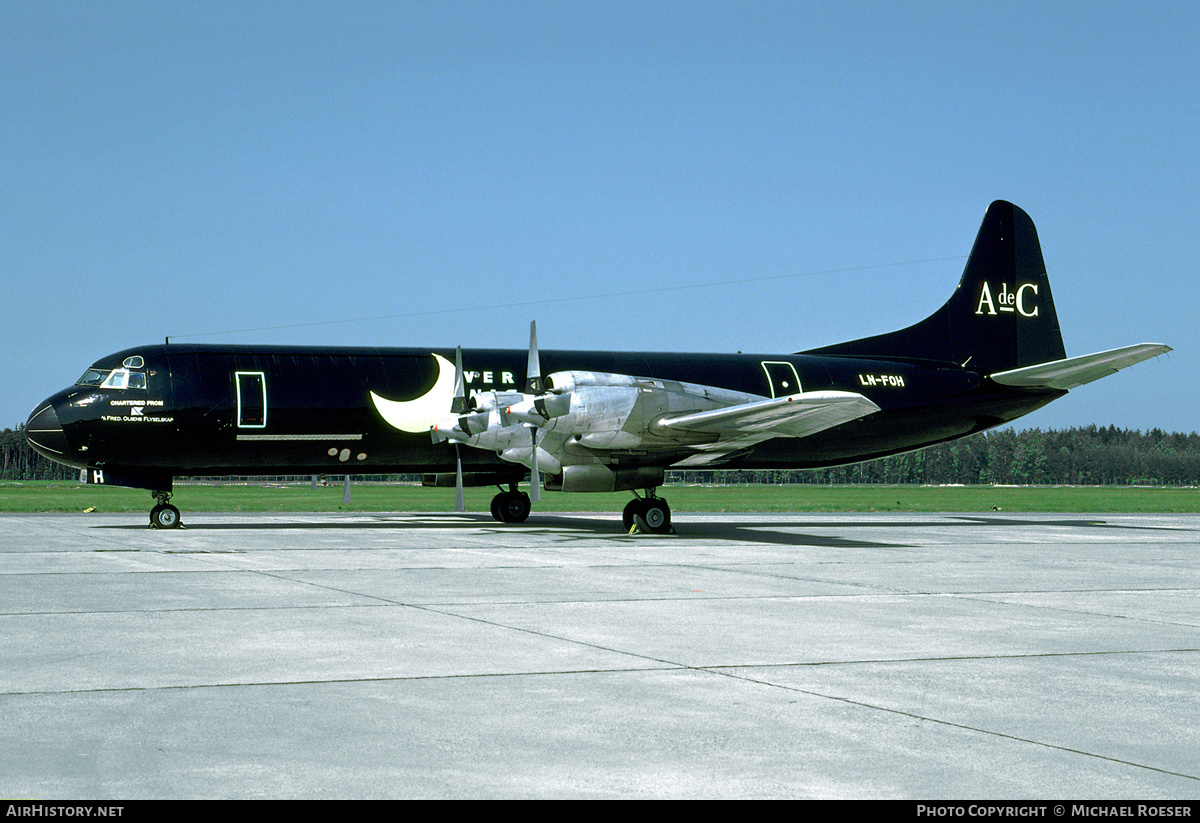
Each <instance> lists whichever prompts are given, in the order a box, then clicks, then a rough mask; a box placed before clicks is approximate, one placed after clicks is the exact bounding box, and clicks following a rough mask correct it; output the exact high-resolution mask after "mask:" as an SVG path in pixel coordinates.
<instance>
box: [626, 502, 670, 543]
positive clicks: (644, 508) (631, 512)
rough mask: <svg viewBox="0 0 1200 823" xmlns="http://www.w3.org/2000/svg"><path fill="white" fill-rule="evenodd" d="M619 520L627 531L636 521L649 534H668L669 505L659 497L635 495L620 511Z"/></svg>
mask: <svg viewBox="0 0 1200 823" xmlns="http://www.w3.org/2000/svg"><path fill="white" fill-rule="evenodd" d="M621 522H622V523H624V524H625V531H627V532H628V531H629V530H630V529H632V528H633V524H634V523H637V524H638V526H639V527H644V528H645V530H646V531H647V532H650V533H651V534H670V533H671V507H670V506H668V505H667V501H666V500H663V499H662V498H661V497H641V498H638V497H635V498H634V499H633V500H630V501H629V503H628V505H626V506H625V511H624V512H622V513H621Z"/></svg>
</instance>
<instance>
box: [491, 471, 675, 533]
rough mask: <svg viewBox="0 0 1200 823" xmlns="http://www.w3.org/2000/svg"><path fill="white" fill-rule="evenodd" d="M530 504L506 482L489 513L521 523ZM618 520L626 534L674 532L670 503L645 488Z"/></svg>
mask: <svg viewBox="0 0 1200 823" xmlns="http://www.w3.org/2000/svg"><path fill="white" fill-rule="evenodd" d="M635 494H636V492H635ZM531 508H532V505H531V504H530V501H529V495H528V494H526V493H525V492H523V491H518V490H517V486H516V484H515V483H514V484H512V485H511V486H509V488H508V491H502V492H500V493H499V494H497V495H496V496H495V497H493V498H492V517H494V518H495V519H496V520H498V521H499V522H501V523H524V522H525V521H526V520H527V519H528V518H529V511H530V509H531ZM621 522H622V524H624V526H625V531H626V532H627V533H629V534H634V533H636V532H642V533H645V534H674V533H675V529H674V528H673V527H672V526H671V507H670V506H668V505H667V501H666V500H663V499H662V498H661V497H656V496H655V495H654V489H647V490H646V496H645V497H634V498H633V499H632V500H630V501H629V503H628V505H626V506H625V511H624V512H622V514H621Z"/></svg>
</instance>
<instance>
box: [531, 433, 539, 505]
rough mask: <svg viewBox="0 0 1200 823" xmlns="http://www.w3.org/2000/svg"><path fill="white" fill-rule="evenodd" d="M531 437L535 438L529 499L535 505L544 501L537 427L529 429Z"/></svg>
mask: <svg viewBox="0 0 1200 823" xmlns="http://www.w3.org/2000/svg"><path fill="white" fill-rule="evenodd" d="M529 431H530V435H531V436H532V438H533V452H532V454H533V459H532V460H530V461H529V499H530V500H532V501H533V502H534V503H540V502H541V500H542V475H541V473H540V472H539V471H538V459H537V450H538V442H537V435H538V430H537V426H530V427H529Z"/></svg>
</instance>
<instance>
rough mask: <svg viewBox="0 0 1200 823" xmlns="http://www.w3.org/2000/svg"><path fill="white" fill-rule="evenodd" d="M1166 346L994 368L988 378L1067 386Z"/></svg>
mask: <svg viewBox="0 0 1200 823" xmlns="http://www.w3.org/2000/svg"><path fill="white" fill-rule="evenodd" d="M1169 351H1171V347H1170V346H1164V345H1162V344H1161V343H1139V344H1137V345H1136V346H1124V347H1122V348H1119V349H1112V350H1111V351H1102V352H1096V353H1095V354H1085V355H1082V356H1080V357H1068V358H1067V359H1066V360H1051V361H1050V362H1049V363H1039V364H1038V365H1036V366H1025V367H1023V368H1020V369H1010V370H1009V371H1002V372H996V373H995V374H993V375H991V378H992V380H994V381H996V382H997V383H1001V384H1003V385H1005V386H1018V387H1020V388H1029V389H1063V390H1069V389H1073V388H1075V387H1076V386H1082V385H1083V384H1084V383H1091V382H1092V381H1093V380H1099V379H1100V378H1101V377H1107V376H1108V375H1110V374H1116V373H1117V372H1118V371H1119V370H1120V369H1123V368H1125V367H1127V366H1132V365H1134V364H1135V363H1141V362H1142V361H1143V360H1148V359H1149V358H1151V357H1157V356H1158V355H1160V354H1166V353H1167V352H1169Z"/></svg>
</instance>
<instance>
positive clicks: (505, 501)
mask: <svg viewBox="0 0 1200 823" xmlns="http://www.w3.org/2000/svg"><path fill="white" fill-rule="evenodd" d="M532 508H533V506H532V505H531V504H530V502H529V495H527V494H525V492H500V494H498V495H496V496H495V497H494V498H492V516H493V517H496V519H497V520H499V521H501V522H503V523H524V522H525V520H526V519H527V518H528V517H529V511H530V509H532ZM497 515H498V516H497Z"/></svg>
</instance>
